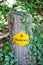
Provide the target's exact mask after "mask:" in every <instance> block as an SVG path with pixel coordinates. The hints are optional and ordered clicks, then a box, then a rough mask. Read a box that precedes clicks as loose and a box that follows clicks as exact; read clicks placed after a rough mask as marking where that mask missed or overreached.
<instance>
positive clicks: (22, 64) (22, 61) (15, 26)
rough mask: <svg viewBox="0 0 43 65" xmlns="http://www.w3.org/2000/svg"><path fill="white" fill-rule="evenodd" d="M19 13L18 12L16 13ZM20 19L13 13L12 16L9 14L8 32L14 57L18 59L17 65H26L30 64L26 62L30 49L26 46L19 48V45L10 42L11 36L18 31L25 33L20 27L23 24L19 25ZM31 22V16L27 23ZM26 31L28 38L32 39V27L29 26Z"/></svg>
mask: <svg viewBox="0 0 43 65" xmlns="http://www.w3.org/2000/svg"><path fill="white" fill-rule="evenodd" d="M18 13H19V12H18ZM21 17H22V16H20V15H19V14H16V13H13V14H11V13H10V14H9V24H10V25H9V28H10V29H9V32H10V37H11V42H12V45H13V46H12V48H13V50H15V55H16V57H17V59H18V63H19V65H28V64H30V62H29V63H28V62H27V58H30V55H28V53H29V51H30V49H29V48H28V44H27V45H25V46H23V47H20V46H19V45H17V43H15V42H13V40H12V36H13V35H15V34H17V33H18V32H20V31H23V32H25V33H26V29H25V28H24V29H22V28H21V25H23V23H21ZM31 20H32V16H31V15H30V16H29V17H28V19H27V21H28V22H30V21H31ZM27 29H29V30H30V36H31V38H33V36H32V30H31V29H32V26H29V27H28V28H27ZM14 47H15V48H14Z"/></svg>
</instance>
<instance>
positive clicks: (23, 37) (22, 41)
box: [12, 32, 30, 46]
mask: <svg viewBox="0 0 43 65" xmlns="http://www.w3.org/2000/svg"><path fill="white" fill-rule="evenodd" d="M12 38H13V41H14V42H16V43H17V44H18V45H19V46H24V45H26V44H28V42H29V41H30V37H29V36H28V35H27V34H26V33H24V32H19V33H17V34H16V35H14V36H13V37H12Z"/></svg>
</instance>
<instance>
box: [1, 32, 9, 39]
mask: <svg viewBox="0 0 43 65" xmlns="http://www.w3.org/2000/svg"><path fill="white" fill-rule="evenodd" d="M8 36H9V32H8V33H6V34H4V35H2V36H0V39H2V38H6V37H8Z"/></svg>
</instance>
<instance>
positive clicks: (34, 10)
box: [0, 0, 43, 65]
mask: <svg viewBox="0 0 43 65" xmlns="http://www.w3.org/2000/svg"><path fill="white" fill-rule="evenodd" d="M9 11H22V12H27V14H30V13H31V14H32V19H33V21H31V23H30V24H29V25H31V24H32V33H33V39H31V42H30V44H29V45H28V46H29V47H30V49H31V52H30V55H31V56H32V61H34V60H36V61H37V65H43V33H42V32H41V29H42V28H41V24H42V23H43V19H41V20H39V18H38V17H37V15H41V16H42V17H43V0H29V1H25V2H24V1H21V0H19V1H17V3H16V4H13V5H12V7H8V5H6V4H5V3H4V4H2V5H1V6H0V20H1V21H2V23H1V24H0V30H1V29H2V28H3V26H4V24H3V23H5V21H6V19H7V15H8V12H9ZM1 15H3V17H4V19H2V18H1ZM25 16H28V15H25ZM26 19H27V18H25V17H24V18H23V19H22V20H23V21H24V22H25V20H26ZM3 21H4V22H3ZM33 23H34V24H35V26H34V25H33ZM26 25H27V24H26ZM24 27H26V26H24ZM27 32H28V33H29V30H28V31H27ZM7 43H8V44H7ZM5 45H7V46H8V47H6V46H5V47H3V50H4V49H5V48H7V49H6V50H5V51H3V53H4V55H5V57H7V59H6V58H5V59H6V61H8V62H6V61H5V60H4V62H3V64H4V63H5V62H6V63H7V65H9V64H8V63H9V60H10V59H9V55H7V56H6V54H7V53H8V54H9V52H8V50H9V42H8V41H6V44H5ZM2 57H3V54H1V55H0V60H1V61H2V60H3V58H2ZM29 60H30V59H28V61H29ZM13 61H14V60H13ZM13 61H11V63H13ZM3 64H2V65H3ZM4 65H5V64H4ZM11 65H12V64H11ZM31 65H32V64H31Z"/></svg>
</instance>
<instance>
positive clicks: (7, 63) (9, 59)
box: [0, 51, 18, 65]
mask: <svg viewBox="0 0 43 65" xmlns="http://www.w3.org/2000/svg"><path fill="white" fill-rule="evenodd" d="M0 61H2V65H18V64H17V62H18V60H17V59H16V57H15V54H14V51H9V52H8V53H7V54H6V55H4V54H3V53H2V52H0Z"/></svg>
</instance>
